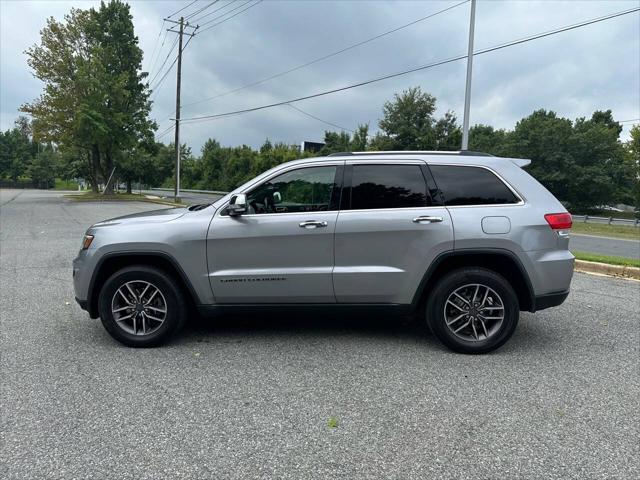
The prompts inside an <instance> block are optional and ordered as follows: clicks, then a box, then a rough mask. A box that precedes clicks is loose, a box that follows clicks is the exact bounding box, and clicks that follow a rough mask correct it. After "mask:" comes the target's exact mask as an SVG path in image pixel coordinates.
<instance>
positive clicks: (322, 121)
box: [285, 103, 355, 133]
mask: <svg viewBox="0 0 640 480" xmlns="http://www.w3.org/2000/svg"><path fill="white" fill-rule="evenodd" d="M285 105H286V106H287V107H291V108H293V109H294V110H297V111H298V112H300V113H302V114H303V115H306V116H307V117H311V118H313V119H314V120H317V121H318V122H321V123H325V124H327V125H331V126H332V127H335V128H339V129H340V130H347V131H348V132H351V133H355V132H354V131H353V130H351V129H350V128H347V127H342V126H340V125H337V124H335V123H331V122H328V121H327V120H323V119H322V118H318V117H316V116H315V115H311V114H310V113H309V112H305V111H304V110H302V109H301V108H298V107H296V106H295V105H291V104H290V103H286V104H285Z"/></svg>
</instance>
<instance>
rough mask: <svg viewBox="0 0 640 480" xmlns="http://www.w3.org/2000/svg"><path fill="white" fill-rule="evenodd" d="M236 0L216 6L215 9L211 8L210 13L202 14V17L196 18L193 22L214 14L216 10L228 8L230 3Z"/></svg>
mask: <svg viewBox="0 0 640 480" xmlns="http://www.w3.org/2000/svg"><path fill="white" fill-rule="evenodd" d="M234 1H235V0H230V1H229V2H228V3H225V4H224V5H223V6H221V7H218V8H216V9H215V10H211V11H210V12H209V13H206V14H204V15H202V16H201V17H198V18H196V19H195V20H193V23H196V24H197V23H198V22H200V21H201V20H202V19H203V18H205V17H208V16H209V15H213V14H214V13H216V12H219V11H220V10H223V9H225V8H227V7H228V6H229V5H231V4H232V3H233V2H234Z"/></svg>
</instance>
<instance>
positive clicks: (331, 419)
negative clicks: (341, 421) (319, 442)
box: [327, 417, 338, 428]
mask: <svg viewBox="0 0 640 480" xmlns="http://www.w3.org/2000/svg"><path fill="white" fill-rule="evenodd" d="M327 427H329V428H338V419H337V418H336V417H329V420H327Z"/></svg>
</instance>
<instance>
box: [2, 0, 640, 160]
mask: <svg viewBox="0 0 640 480" xmlns="http://www.w3.org/2000/svg"><path fill="white" fill-rule="evenodd" d="M256 2H257V0H253V1H252V2H249V3H247V2H246V0H238V1H237V2H233V3H232V2H231V1H230V0H220V1H218V2H216V4H214V5H211V6H209V7H208V9H205V10H203V11H202V12H201V13H200V14H197V15H194V16H193V17H192V18H191V20H198V17H203V16H204V15H205V14H208V16H207V17H205V18H202V19H201V20H200V22H198V23H201V24H202V23H204V22H207V21H210V22H211V23H210V24H209V25H208V26H211V25H212V24H215V23H217V22H220V21H222V20H225V19H227V18H229V17H230V16H231V15H233V14H235V13H238V12H240V13H239V14H238V15H237V16H235V17H234V18H230V19H228V21H225V22H223V23H221V24H220V25H217V26H216V27H214V28H211V29H209V30H205V28H206V27H203V28H201V33H200V34H199V35H197V36H195V37H194V38H193V40H192V41H191V42H190V44H189V45H188V46H187V47H186V49H185V51H184V60H183V93H182V102H183V105H184V108H183V109H182V116H183V118H189V117H195V116H201V115H209V114H216V113H224V112H229V111H235V110H239V109H243V108H251V107H255V106H260V105H265V104H269V103H275V102H280V101H284V100H288V99H292V98H296V97H300V96H305V95H309V94H313V93H317V92H321V91H324V90H330V89H333V88H339V87H342V86H345V85H349V84H353V83H358V82H361V81H364V80H369V79H371V78H375V77H379V76H383V75H385V74H388V73H393V72H396V71H400V70H404V69H409V68H412V67H416V66H420V65H425V64H429V63H432V62H435V61H438V60H442V59H447V58H450V57H455V56H457V55H461V54H465V53H466V49H467V41H468V23H469V10H470V4H469V3H466V4H464V5H461V6H458V7H456V8H453V9H451V10H449V11H447V12H446V13H443V14H440V15H437V16H435V17H433V18H431V19H428V20H425V21H421V22H418V23H416V24H415V25H412V26H410V27H407V28H404V29H402V30H399V31H397V32H395V33H392V34H390V35H387V36H384V37H382V38H380V39H378V40H375V41H373V42H370V43H367V44H365V45H363V46H361V47H358V48H355V49H351V50H349V51H347V52H345V53H342V54H340V55H337V56H333V57H331V58H329V59H327V60H324V61H321V62H318V63H315V64H313V65H311V66H309V67H306V68H302V69H299V70H297V71H295V72H292V73H289V74H287V75H284V76H281V77H278V78H275V79H273V80H270V81H268V82H264V83H262V84H260V85H256V86H254V87H252V88H246V89H243V90H240V91H238V92H236V93H233V94H229V95H225V96H223V97H219V98H215V99H213V100H209V101H200V100H203V99H206V98H209V97H213V96H216V95H219V94H221V93H225V92H228V91H230V90H233V89H235V88H238V87H241V86H244V85H247V84H249V83H252V82H255V81H258V80H261V79H263V78H266V77H270V76H272V75H274V74H277V73H280V72H282V71H285V70H288V69H291V68H293V67H296V66H298V65H300V64H304V63H306V62H309V61H311V60H314V59H316V58H319V57H322V56H324V55H327V54H330V53H332V52H335V51H338V50H341V49H343V48H345V47H347V46H350V45H353V44H355V43H358V42H360V41H363V40H366V39H368V38H370V37H373V36H375V35H378V34H381V33H383V32H386V31H388V30H392V29H394V28H396V27H399V26H401V25H404V24H407V23H409V22H411V21H413V20H416V19H419V18H422V17H425V16H427V15H429V14H431V13H433V12H437V11H438V10H442V9H444V8H447V7H448V6H452V5H455V4H457V3H460V0H457V1H410V2H408V1H364V0H362V1H360V0H357V1H356V0H352V1H306V0H305V1H303V0H280V1H276V0H265V1H262V2H260V3H258V4H256V5H255V6H253V7H252V8H248V9H247V10H246V11H244V12H243V11H242V10H243V9H244V8H245V7H243V6H242V5H243V4H246V6H247V7H249V6H251V5H253V4H254V3H256ZM97 3H98V2H92V1H78V0H76V1H71V2H68V1H18V0H15V1H10V0H9V1H8V0H0V18H1V25H0V30H1V38H0V41H1V42H0V62H1V65H0V67H1V68H0V76H1V84H0V90H1V92H0V128H1V129H2V130H5V129H7V128H10V127H11V126H12V125H13V121H14V119H15V118H16V116H17V115H18V114H19V112H18V107H19V106H20V104H21V103H23V102H26V101H30V100H32V99H34V98H36V97H37V96H38V95H39V93H40V91H41V88H42V84H41V83H40V82H39V81H38V80H37V79H35V78H33V76H32V75H31V72H30V71H29V68H28V66H27V64H26V57H25V55H24V53H23V52H24V50H25V49H26V48H28V47H29V46H30V45H32V44H34V43H36V42H37V41H38V40H39V31H40V29H41V28H42V27H43V26H44V24H45V20H46V18H47V17H50V16H53V17H55V18H57V19H61V18H62V17H63V15H64V14H65V13H66V12H68V11H69V9H70V8H72V7H78V8H89V7H91V6H95V5H97ZM130 3H131V9H132V14H133V20H134V24H135V28H136V33H137V35H138V36H139V40H140V45H141V47H142V49H143V50H144V53H145V60H144V65H143V66H144V69H145V70H146V71H151V78H153V77H154V75H156V73H158V72H159V73H158V75H157V76H156V80H155V82H154V84H155V83H158V81H159V80H160V78H161V77H162V76H163V75H164V73H165V70H166V69H167V67H168V66H169V65H170V63H171V62H172V60H173V58H174V56H175V54H174V52H171V51H170V48H171V47H172V45H173V43H174V40H175V36H174V35H175V34H173V33H168V34H167V36H166V39H165V37H164V33H165V29H166V28H167V27H168V26H170V25H169V24H168V23H163V20H162V19H163V18H164V17H166V16H168V15H171V14H172V13H174V12H175V11H177V10H179V9H180V8H182V7H187V8H185V9H184V10H183V11H182V12H181V13H180V14H184V15H189V14H191V13H193V12H195V11H197V10H199V9H202V8H204V7H207V5H209V4H210V3H211V0H207V1H204V0H203V1H198V2H196V3H195V4H193V5H191V6H189V4H190V3H191V1H190V0H186V1H149V0H145V1H132V2H130ZM227 4H228V5H227ZM638 6H640V1H639V0H627V1H618V0H602V1H598V0H592V1H577V0H571V1H553V0H545V1H527V0H508V1H501V0H478V3H477V11H476V35H475V45H476V48H475V50H476V51H477V50H480V49H483V48H486V47H491V46H494V45H497V44H501V43H505V42H509V41H512V40H515V39H519V38H522V37H527V36H529V35H534V34H537V33H541V32H545V31H548V30H552V29H555V28H559V27H563V26H566V25H570V24H574V23H578V22H581V21H584V20H589V19H592V18H595V17H600V16H604V15H607V14H609V13H614V12H617V11H622V10H627V9H631V8H635V7H638ZM216 9H220V10H219V11H217V12H213V11H214V10H216ZM232 9H236V10H235V11H233V12H231V10H232ZM226 12H229V13H228V14H227V15H226V16H222V17H220V16H221V15H224V14H225V13H226ZM180 14H178V15H176V18H177V17H179V15H180ZM218 17H219V19H218V20H216V18H218ZM163 39H165V40H164V45H162V42H163ZM174 51H175V49H174ZM154 52H155V55H154ZM167 55H168V56H169V58H168V61H167V63H166V64H165V65H164V68H163V69H159V67H160V66H161V65H162V63H163V61H164V59H165V58H166V57H167ZM152 67H153V68H152ZM465 69H466V63H465V61H464V60H461V61H458V62H454V63H450V64H447V65H442V66H438V67H435V68H431V69H428V70H423V71H419V72H416V73H412V74H409V75H405V76H401V77H397V78H393V79H390V80H385V81H382V82H378V83H374V84H371V85H367V86H363V87H360V88H355V89H351V90H348V91H344V92H340V93H336V94H333V95H328V96H323V97H319V98H315V99H311V100H305V101H302V102H299V103H296V104H295V105H296V106H297V107H298V108H299V109H302V110H304V111H305V112H307V113H309V114H311V115H313V116H315V117H318V118H320V119H323V120H325V121H327V122H331V123H334V124H336V125H340V126H343V127H345V128H349V129H353V128H355V127H356V125H357V124H358V123H369V124H370V126H371V130H372V131H374V132H375V131H376V130H377V123H378V119H379V118H380V115H381V107H382V104H383V103H384V102H385V101H386V100H389V99H390V98H392V96H393V94H394V93H396V92H400V91H402V90H403V89H406V88H408V87H411V86H421V87H422V88H423V90H425V91H427V92H430V93H431V94H433V95H434V96H435V97H436V98H437V100H438V113H439V114H442V113H444V112H446V111H447V110H452V111H454V112H455V113H456V114H457V115H458V118H459V120H460V122H462V110H463V102H464V84H465ZM153 98H154V107H153V117H154V118H155V119H156V121H157V122H158V124H159V129H158V134H161V133H162V132H164V131H165V130H166V128H167V127H169V126H170V124H171V120H170V118H171V117H173V116H174V114H175V70H172V71H171V72H170V73H169V74H168V75H167V76H166V78H165V80H164V82H162V83H161V84H160V85H159V87H157V88H156V91H155V92H154V97H153ZM193 102H198V103H195V104H193V105H189V104H191V103H193ZM539 108H545V109H551V110H555V111H556V112H558V113H559V114H560V115H562V116H566V117H569V118H572V119H573V118H577V117H581V116H590V115H591V113H592V112H593V111H594V110H596V109H602V110H605V109H612V110H613V113H614V118H616V119H617V120H629V119H638V118H639V117H640V15H639V14H638V13H637V12H636V13H633V14H630V15H626V16H623V17H619V18H616V19H612V20H608V21H605V22H601V23H598V24H595V25H590V26H586V27H583V28H579V29H576V30H572V31H569V32H565V33H561V34H558V35H553V36H550V37H547V38H543V39H540V40H535V41H532V42H529V43H525V44H522V45H517V46H513V47H510V48H506V49H503V50H499V51H496V52H492V53H487V54H484V55H480V56H478V57H476V59H475V60H474V78H473V93H472V101H471V123H472V124H475V123H485V124H490V125H493V126H495V127H500V128H512V127H513V126H514V124H515V122H516V121H517V120H518V119H520V118H522V117H523V116H525V115H528V114H529V113H531V112H532V111H533V110H535V109H539ZM631 125H632V123H631V122H628V123H625V132H624V135H625V136H626V135H628V130H629V128H630V126H631ZM327 128H328V129H333V130H335V128H333V127H329V126H327V125H325V124H323V123H321V122H320V121H318V120H315V119H313V118H310V117H309V116H306V115H304V114H303V113H301V112H299V111H297V110H294V109H293V108H291V107H289V106H280V107H276V108H272V109H267V110H262V111H258V112H252V113H248V114H244V115H236V116H232V117H227V118H222V119H215V120H210V121H206V122H198V123H191V124H185V125H183V128H182V139H183V140H184V141H186V142H187V143H188V144H189V145H190V146H192V148H193V149H194V152H199V150H200V148H201V146H202V144H203V143H204V142H205V141H206V139H207V138H209V137H213V138H216V139H218V140H219V141H220V142H221V143H222V144H223V145H238V144H248V145H252V146H254V147H255V146H259V145H260V144H261V143H262V142H263V141H264V139H265V138H270V139H271V140H273V141H284V142H287V143H296V144H297V143H299V142H300V141H301V140H311V141H314V140H315V141H318V140H322V138H323V132H324V130H325V129H327ZM172 135H173V133H172V132H167V134H166V135H164V137H162V138H161V140H163V141H166V142H168V141H170V139H171V138H172Z"/></svg>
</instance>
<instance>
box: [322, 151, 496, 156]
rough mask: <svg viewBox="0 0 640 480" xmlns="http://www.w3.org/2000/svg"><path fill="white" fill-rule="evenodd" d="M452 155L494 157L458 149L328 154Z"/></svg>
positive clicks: (335, 154)
mask: <svg viewBox="0 0 640 480" xmlns="http://www.w3.org/2000/svg"><path fill="white" fill-rule="evenodd" d="M414 154H417V155H451V156H454V155H456V156H461V157H493V155H491V154H490V153H484V152H473V151H471V150H458V151H453V152H452V151H445V150H442V151H437V150H424V151H420V150H395V151H389V152H380V151H376V152H336V153H330V154H329V155H327V156H328V157H344V156H351V155H414Z"/></svg>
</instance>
